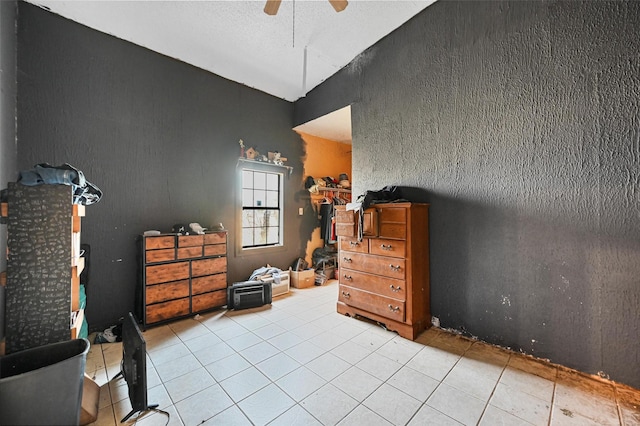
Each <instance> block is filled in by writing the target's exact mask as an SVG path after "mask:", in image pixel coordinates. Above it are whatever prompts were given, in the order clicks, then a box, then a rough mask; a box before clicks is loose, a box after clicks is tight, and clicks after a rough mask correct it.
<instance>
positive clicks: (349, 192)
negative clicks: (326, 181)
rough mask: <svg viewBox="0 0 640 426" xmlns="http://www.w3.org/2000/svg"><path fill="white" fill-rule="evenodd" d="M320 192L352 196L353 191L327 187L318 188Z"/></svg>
mask: <svg viewBox="0 0 640 426" xmlns="http://www.w3.org/2000/svg"><path fill="white" fill-rule="evenodd" d="M318 191H320V192H342V193H344V194H351V190H350V189H344V188H329V187H326V186H321V187H318Z"/></svg>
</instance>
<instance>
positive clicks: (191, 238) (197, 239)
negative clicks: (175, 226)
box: [178, 235, 204, 247]
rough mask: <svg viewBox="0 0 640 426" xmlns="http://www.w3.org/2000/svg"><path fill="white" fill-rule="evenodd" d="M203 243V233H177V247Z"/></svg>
mask: <svg viewBox="0 0 640 426" xmlns="http://www.w3.org/2000/svg"><path fill="white" fill-rule="evenodd" d="M202 244H204V235H179V236H178V247H194V246H201V245H202Z"/></svg>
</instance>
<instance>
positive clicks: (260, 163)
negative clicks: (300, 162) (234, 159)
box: [238, 158, 293, 175]
mask: <svg viewBox="0 0 640 426" xmlns="http://www.w3.org/2000/svg"><path fill="white" fill-rule="evenodd" d="M240 163H246V164H250V165H251V167H262V166H264V167H267V168H269V167H277V168H281V169H286V170H288V171H289V175H291V173H292V172H293V167H291V166H285V165H280V164H275V163H269V162H268V161H257V160H249V159H246V158H238V165H240Z"/></svg>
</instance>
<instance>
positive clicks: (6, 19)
mask: <svg viewBox="0 0 640 426" xmlns="http://www.w3.org/2000/svg"><path fill="white" fill-rule="evenodd" d="M16 11H17V4H16V2H15V1H1V2H0V189H4V188H6V187H7V183H8V182H10V181H11V179H12V178H13V177H14V176H15V173H16V162H17V159H18V151H17V149H16V118H15V117H16V114H15V111H16ZM6 251H7V228H6V226H2V227H0V253H6ZM6 268H7V257H6V256H0V271H4V270H6ZM4 296H5V294H4V287H0V339H1V338H2V337H3V336H4V303H5V302H4V300H5V299H4Z"/></svg>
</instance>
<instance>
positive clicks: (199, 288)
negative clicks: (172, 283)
mask: <svg viewBox="0 0 640 426" xmlns="http://www.w3.org/2000/svg"><path fill="white" fill-rule="evenodd" d="M226 288H227V274H215V275H205V276H204V277H197V278H192V279H191V293H192V294H200V293H206V292H208V291H214V290H225V291H226Z"/></svg>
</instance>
